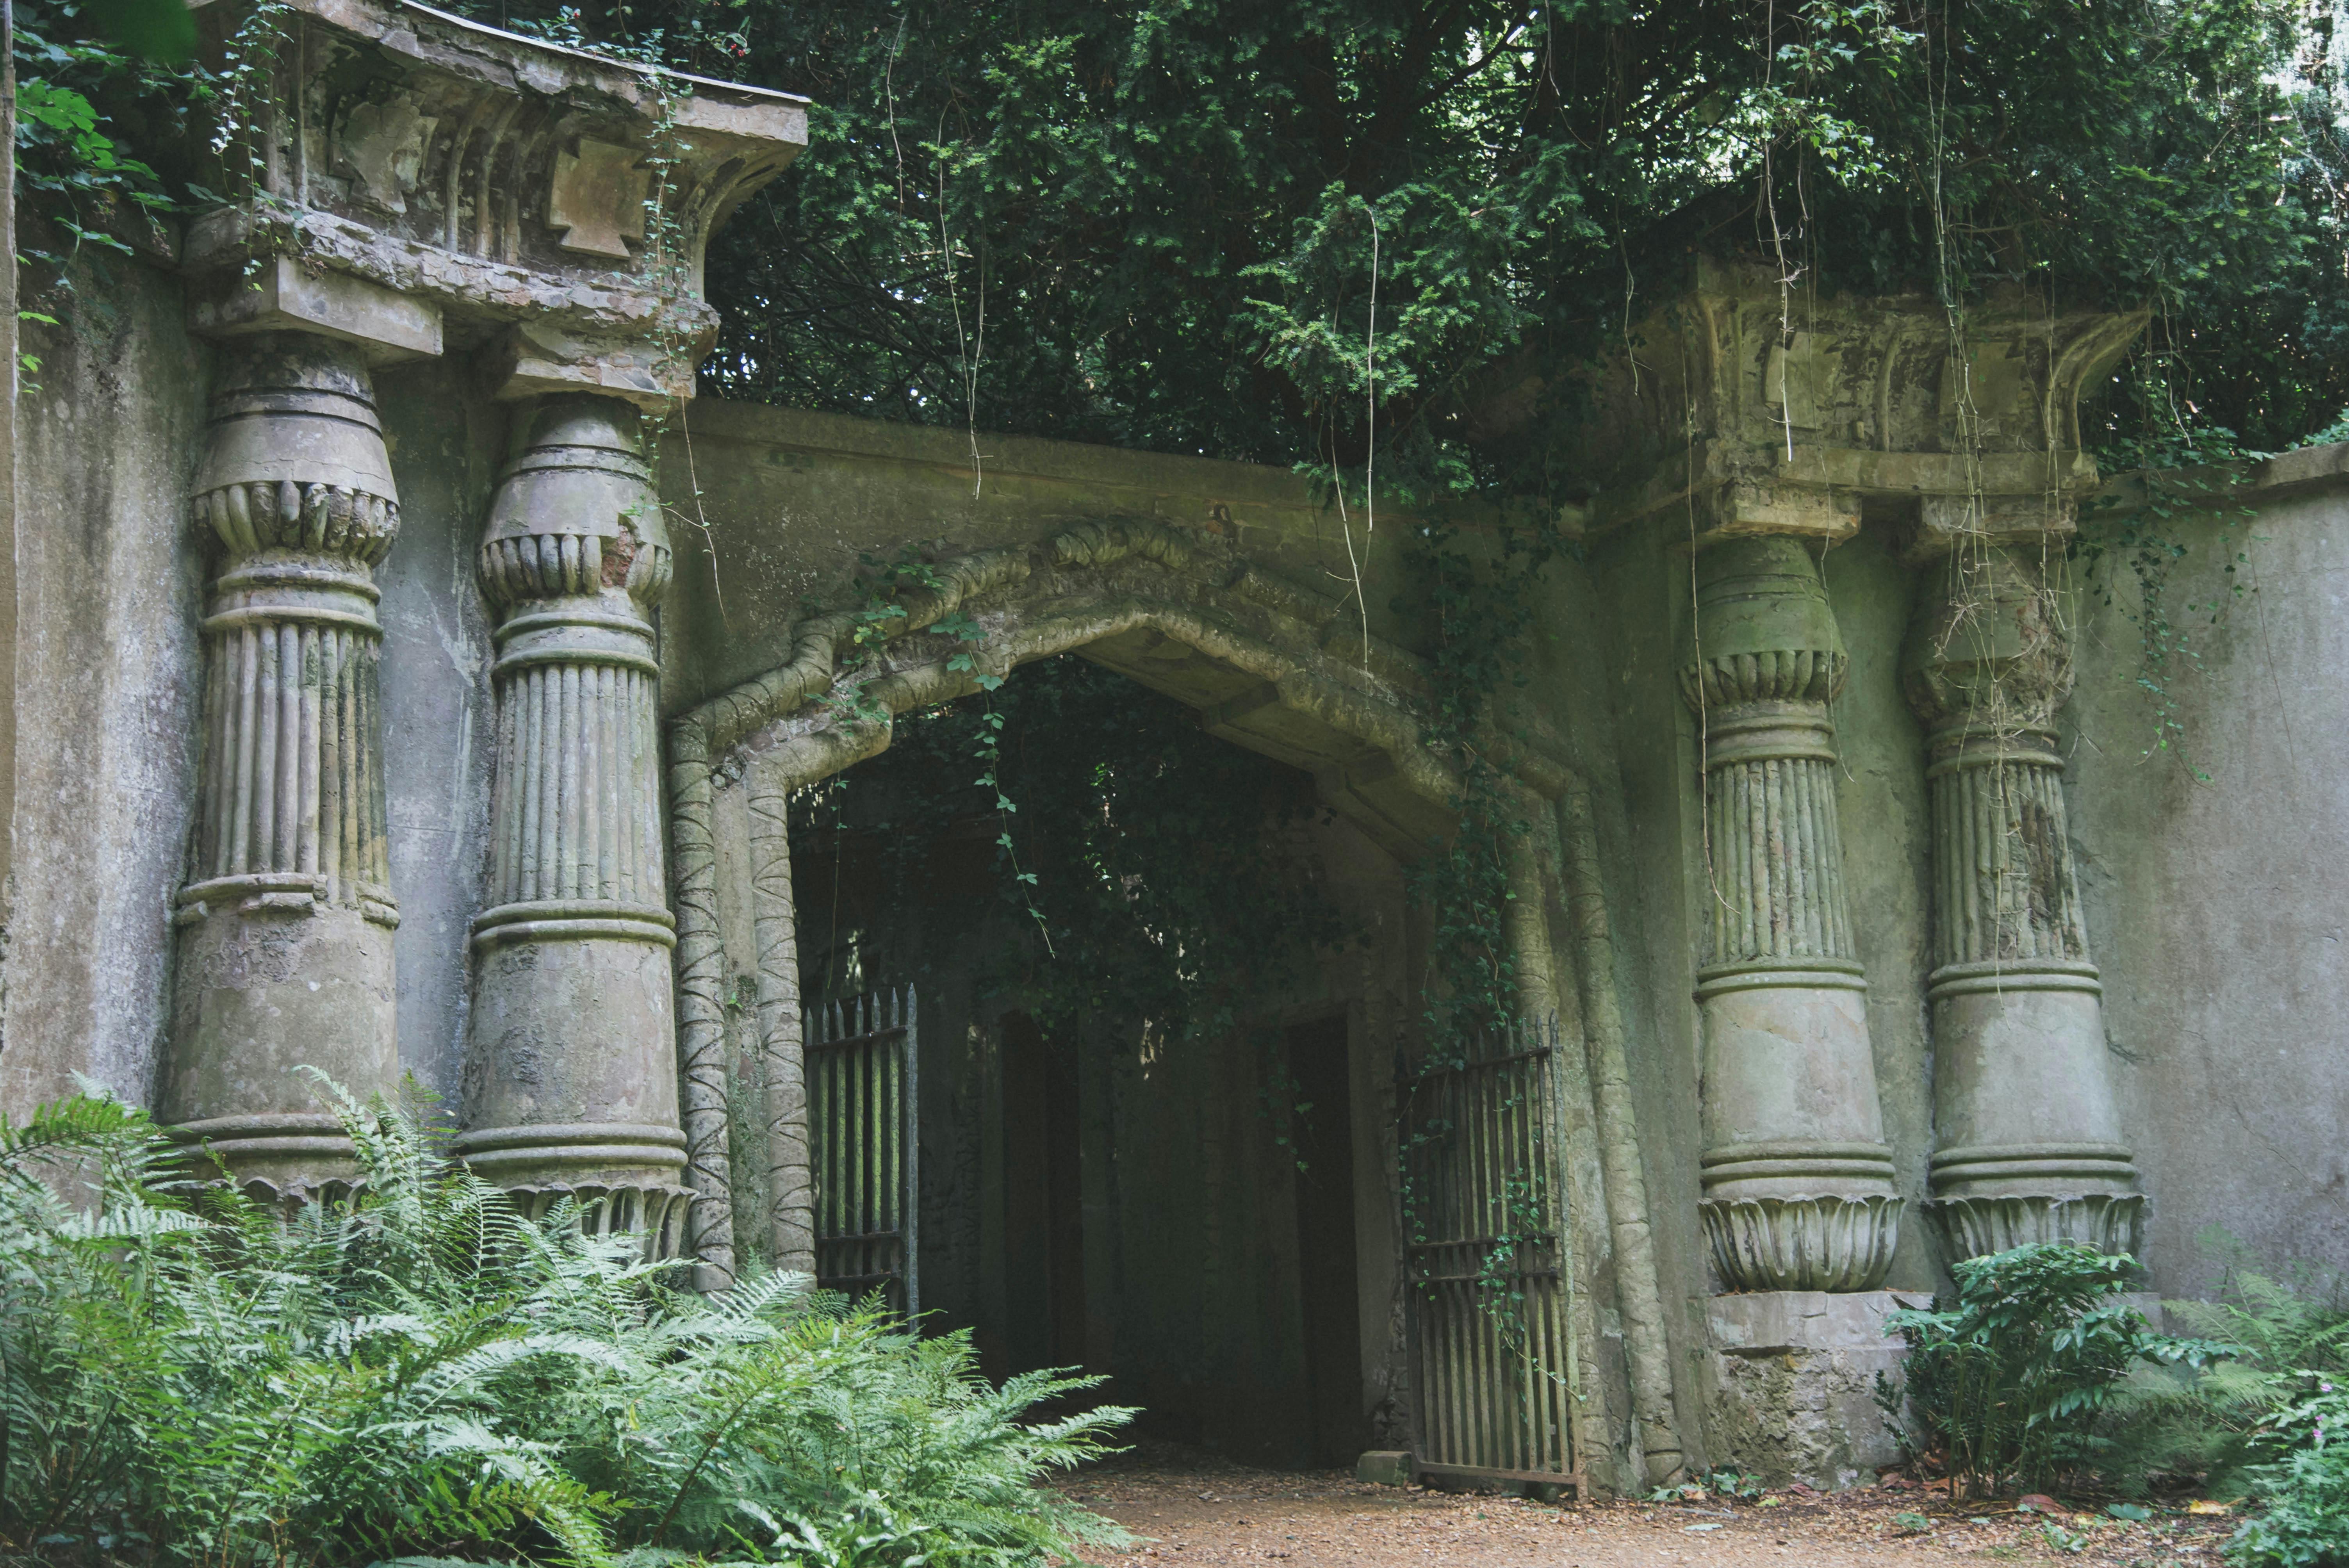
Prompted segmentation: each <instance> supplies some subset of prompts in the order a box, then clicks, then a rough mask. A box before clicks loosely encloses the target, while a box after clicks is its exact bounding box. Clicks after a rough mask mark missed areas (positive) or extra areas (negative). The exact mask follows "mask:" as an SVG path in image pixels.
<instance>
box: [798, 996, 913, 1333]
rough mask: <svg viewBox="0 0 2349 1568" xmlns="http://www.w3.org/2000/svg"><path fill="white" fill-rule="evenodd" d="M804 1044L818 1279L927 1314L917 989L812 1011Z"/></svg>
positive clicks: (828, 1286)
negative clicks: (879, 1294) (920, 1246)
mask: <svg viewBox="0 0 2349 1568" xmlns="http://www.w3.org/2000/svg"><path fill="white" fill-rule="evenodd" d="M801 1039H802V1043H803V1045H802V1048H803V1050H804V1051H805V1054H806V1062H807V1089H808V1140H809V1144H810V1150H809V1151H810V1153H811V1155H812V1157H813V1162H814V1166H815V1277H816V1283H817V1284H819V1285H821V1286H823V1288H824V1289H826V1290H837V1291H843V1292H845V1293H847V1294H848V1295H854V1296H860V1297H861V1296H864V1295H869V1294H871V1293H872V1292H873V1291H874V1289H875V1288H878V1289H880V1290H882V1291H883V1292H884V1293H885V1297H886V1299H887V1301H888V1303H889V1305H891V1306H892V1307H894V1308H895V1309H896V1310H897V1311H898V1312H900V1313H903V1314H904V1315H905V1316H907V1317H909V1318H910V1317H912V1316H913V1315H915V1314H916V1313H917V1312H919V1311H920V1310H921V1278H920V1269H919V1253H918V1252H917V1250H916V1243H917V1241H918V1236H917V1233H916V1231H917V1226H916V1222H917V1219H918V1212H919V1209H920V1202H919V1198H920V1192H921V1181H920V1161H919V1154H920V1146H921V1140H920V1137H919V1122H918V1120H917V1118H916V1089H917V1088H918V1086H919V1078H918V1075H917V1072H916V1066H917V1061H918V1058H917V1057H916V1036H915V1029H914V988H913V987H912V986H911V985H908V986H906V987H905V989H904V990H903V991H875V992H872V993H869V994H867V995H862V996H853V997H850V998H848V999H847V1000H845V1001H840V1002H827V1003H824V1004H822V1005H820V1006H814V1007H811V1008H809V1009H808V1011H807V1015H806V1028H805V1031H804V1032H803V1033H802V1036H801Z"/></svg>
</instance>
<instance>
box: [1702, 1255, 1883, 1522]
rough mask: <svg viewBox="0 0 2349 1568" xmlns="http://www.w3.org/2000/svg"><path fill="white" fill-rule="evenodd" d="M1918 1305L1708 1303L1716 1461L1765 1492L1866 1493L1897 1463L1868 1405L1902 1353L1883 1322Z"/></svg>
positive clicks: (1771, 1295)
mask: <svg viewBox="0 0 2349 1568" xmlns="http://www.w3.org/2000/svg"><path fill="white" fill-rule="evenodd" d="M1902 1305H1919V1306H1921V1305H1925V1298H1924V1297H1922V1296H1918V1297H1915V1298H1913V1301H1911V1300H1904V1299H1902V1298H1900V1297H1898V1296H1896V1295H1895V1294H1894V1293H1893V1292H1891V1291H1887V1290H1869V1291H1864V1292H1847V1293H1843V1294H1839V1295H1831V1294H1828V1293H1826V1292H1824V1291H1816V1290H1800V1291H1795V1290H1784V1291H1760V1292H1754V1293H1752V1294H1748V1295H1716V1296H1714V1297H1713V1299H1712V1301H1711V1302H1710V1303H1708V1304H1707V1310H1706V1313H1705V1322H1706V1337H1707V1339H1708V1341H1709V1342H1710V1349H1711V1352H1712V1357H1713V1388H1712V1390H1711V1397H1710V1404H1711V1407H1712V1408H1711V1409H1710V1411H1709V1412H1708V1415H1707V1419H1706V1423H1705V1425H1706V1429H1707V1430H1708V1431H1709V1432H1710V1433H1711V1434H1712V1449H1713V1462H1714V1463H1715V1464H1719V1465H1733V1466H1735V1467H1736V1468H1737V1469H1738V1470H1745V1471H1750V1472H1751V1473H1753V1474H1754V1475H1758V1476H1760V1477H1761V1478H1762V1480H1763V1482H1764V1484H1765V1485H1768V1486H1774V1487H1775V1486H1786V1485H1789V1484H1791V1483H1793V1482H1795V1481H1800V1482H1802V1483H1803V1484H1804V1485H1805V1486H1812V1487H1816V1488H1818V1489H1819V1490H1820V1491H1843V1490H1845V1489H1847V1488H1849V1487H1853V1486H1864V1485H1867V1484H1868V1483H1869V1482H1872V1481H1873V1480H1875V1479H1876V1471H1877V1469H1878V1467H1879V1466H1882V1465H1889V1464H1893V1463H1896V1462H1898V1461H1899V1458H1900V1449H1899V1443H1898V1442H1896V1441H1895V1440H1894V1439H1893V1437H1892V1434H1891V1433H1890V1432H1889V1431H1888V1430H1887V1429H1886V1424H1885V1415H1884V1412H1883V1410H1882V1408H1879V1407H1878V1404H1877V1402H1876V1380H1877V1377H1878V1376H1879V1375H1881V1376H1883V1377H1886V1378H1887V1379H1889V1381H1891V1382H1893V1383H1895V1384H1897V1383H1899V1378H1900V1358H1901V1357H1902V1356H1903V1355H1904V1354H1906V1353H1907V1348H1908V1347H1907V1346H1904V1345H1903V1344H1902V1343H1901V1342H1900V1340H1899V1336H1893V1335H1889V1334H1888V1333H1887V1331H1886V1329H1885V1326H1884V1320H1885V1317H1886V1315H1888V1314H1889V1313H1890V1312H1892V1311H1893V1310H1894V1309H1895V1308H1897V1307H1899V1306H1902Z"/></svg>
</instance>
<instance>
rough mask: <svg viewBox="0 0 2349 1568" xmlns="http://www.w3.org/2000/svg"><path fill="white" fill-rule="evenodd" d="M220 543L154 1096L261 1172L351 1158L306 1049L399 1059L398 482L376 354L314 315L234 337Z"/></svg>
mask: <svg viewBox="0 0 2349 1568" xmlns="http://www.w3.org/2000/svg"><path fill="white" fill-rule="evenodd" d="M191 510H192V513H193V521H194V524H195V527H196V529H197V531H198V532H199V534H200V535H202V536H205V537H208V538H209V539H210V541H211V542H212V543H213V544H214V545H215V546H216V547H217V548H218V549H219V550H220V552H222V562H221V568H220V573H219V575H218V576H217V577H215V578H214V579H213V582H212V592H211V596H210V599H209V602H208V604H207V611H208V613H207V614H206V615H205V618H204V622H203V628H202V630H203V637H204V654H205V685H204V709H203V712H204V719H203V723H204V731H203V760H202V769H201V771H200V774H199V785H198V788H199V791H200V794H199V799H198V803H197V810H196V828H195V841H194V844H193V847H192V855H191V869H190V879H189V881H188V882H187V883H186V885H184V886H183V887H181V890H180V892H179V894H178V896H177V898H176V900H175V901H174V905H175V907H174V913H173V922H174V924H175V925H176V927H177V928H178V937H177V944H176V945H177V960H178V968H177V974H176V979H175V984H174V987H173V999H172V1022H171V1056H170V1058H169V1061H168V1065H167V1067H166V1069H165V1073H164V1081H163V1085H162V1093H161V1097H160V1098H161V1107H160V1112H161V1119H162V1120H163V1121H164V1122H165V1123H166V1124H167V1125H171V1126H172V1127H174V1129H175V1130H176V1131H177V1132H178V1134H179V1135H180V1136H181V1137H182V1138H184V1139H187V1140H191V1141H201V1142H202V1143H203V1144H204V1145H205V1146H207V1147H208V1148H209V1149H210V1150H211V1152H212V1154H213V1155H215V1156H218V1157H219V1158H220V1159H221V1160H222V1161H226V1163H227V1164H228V1166H229V1168H230V1169H231V1171H233V1173H234V1174H235V1176H236V1178H237V1180H238V1181H240V1182H241V1183H243V1185H244V1186H245V1187H246V1188H247V1189H248V1190H249V1191H254V1192H255V1193H256V1194H257V1195H262V1196H266V1197H270V1198H274V1199H298V1198H303V1197H306V1196H309V1195H313V1194H315V1193H316V1192H318V1191H321V1190H326V1189H331V1188H334V1187H336V1186H337V1185H339V1184H341V1183H343V1182H345V1181H347V1179H348V1177H349V1174H350V1168H351V1167H350V1161H351V1146H350V1140H348V1139H347V1138H346V1137H345V1136H344V1134H343V1130H342V1127H341V1125H340V1123H339V1122H338V1121H336V1119H335V1118H334V1117H333V1116H332V1115H330V1114H328V1113H326V1111H325V1110H323V1109H320V1108H319V1106H318V1104H317V1102H316V1099H315V1098H314V1096H313V1094H312V1091H311V1086H310V1085H308V1084H306V1083H305V1082H304V1081H302V1080H301V1079H300V1078H298V1077H296V1076H295V1073H294V1071H293V1069H294V1068H296V1067H304V1066H306V1067H314V1068H317V1069H318V1070H320V1071H321V1072H324V1073H326V1074H327V1075H328V1076H329V1077H331V1078H334V1079H335V1080H336V1081H337V1082H339V1083H341V1084H342V1085H343V1086H344V1087H345V1088H348V1089H350V1090H352V1091H353V1092H355V1093H357V1094H359V1095H361V1096H365V1095H367V1094H370V1093H372V1092H375V1091H376V1090H378V1089H388V1088H390V1087H391V1086H392V1085H393V1083H394V1082H395V1081H396V1080H397V1078H398V1042H397V1039H396V1037H395V1035H394V1032H393V993H394V983H393V975H392V944H391V932H392V928H393V927H395V926H397V925H398V923H399V913H398V906H397V905H396V904H395V903H394V902H393V899H392V894H391V888H390V882H391V874H390V864H389V858H388V852H387V843H386V832H385V818H384V785H383V741H382V732H383V718H382V708H381V703H380V701H379V699H378V652H379V648H380V645H381V643H382V640H383V633H382V629H381V627H380V626H379V625H378V623H377V619H376V602H377V598H378V593H377V590H376V586H375V578H374V569H375V567H376V566H377V565H378V563H379V562H382V560H383V559H384V557H385V556H386V555H388V554H389V553H390V551H391V545H392V541H393V539H394V537H395V536H396V535H397V533H398V528H399V504H398V497H397V493H396V492H395V490H394V489H393V486H392V482H391V467H390V462H389V459H388V457H387V455H386V453H385V449H384V444H383V435H382V429H381V427H380V426H379V425H378V422H377V418H376V410H375V397H374V390H373V387H372V386H371V384H370V382H369V379H368V377H367V368H366V366H365V364H364V362H363V361H362V360H361V359H360V358H359V356H358V354H357V351H356V350H354V349H352V348H351V347H349V346H346V345H342V344H337V343H333V342H330V341H328V340H326V339H324V338H320V337H314V336H310V335H304V334H293V333H285V334H270V335H260V336H255V337H252V338H247V339H244V340H243V341H242V342H240V343H238V344H237V345H235V346H233V347H232V348H231V349H230V350H229V351H228V352H227V353H226V354H225V355H224V356H223V359H222V374H221V382H220V387H219V390H218V392H217V393H216V395H215V396H214V397H213V400H212V417H211V421H210V425H209V428H208V429H207V432H206V437H205V449H204V455H203V459H202V464H201V466H200V469H199V471H198V476H197V480H196V486H195V493H194V497H193V501H192V509H191Z"/></svg>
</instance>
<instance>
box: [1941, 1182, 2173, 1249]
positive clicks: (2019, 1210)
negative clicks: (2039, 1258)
mask: <svg viewBox="0 0 2349 1568" xmlns="http://www.w3.org/2000/svg"><path fill="white" fill-rule="evenodd" d="M2145 1208H2146V1204H2145V1194H2143V1193H2142V1192H2085V1193H2050V1192H2016V1193H1975V1194H1970V1195H1968V1196H1965V1197H1956V1198H1937V1199H1934V1200H1932V1201H1930V1202H1928V1203H1926V1205H1925V1222H1926V1223H1927V1224H1928V1225H1930V1226H1931V1227H1932V1231H1933V1237H1934V1240H1936V1241H1938V1242H1939V1243H1940V1245H1941V1256H1942V1257H1943V1258H1944V1259H1946V1260H1948V1261H1950V1262H1953V1263H1954V1262H1956V1261H1957V1260H1958V1259H1961V1258H1978V1257H1986V1256H1988V1255H1989V1254H1991V1253H2002V1252H2006V1251H2009V1250H2011V1249H2013V1248H2015V1247H2020V1246H2027V1245H2029V1244H2031V1243H2034V1242H2077V1243H2080V1244H2081V1245H2083V1246H2089V1247H2094V1248H2095V1249H2096V1251H2098V1252H2100V1253H2108V1254H2110V1253H2126V1254H2127V1255H2128V1256H2130V1257H2142V1256H2144V1253H2145Z"/></svg>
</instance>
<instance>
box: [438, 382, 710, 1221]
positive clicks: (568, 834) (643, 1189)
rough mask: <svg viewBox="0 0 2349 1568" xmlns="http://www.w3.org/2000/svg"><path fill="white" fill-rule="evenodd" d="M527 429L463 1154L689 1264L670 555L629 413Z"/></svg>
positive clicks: (500, 547)
mask: <svg viewBox="0 0 2349 1568" xmlns="http://www.w3.org/2000/svg"><path fill="white" fill-rule="evenodd" d="M519 431H520V439H519V442H518V446H517V450H516V455H515V456H514V458H513V459H512V461H511V462H509V463H508V464H507V466H506V469H505V472H504V474H503V476H502V479H501V480H500V483H499V489H498V494H497V499H496V500H495V501H494V502H493V503H492V507H491V511H490V521H489V527H488V530H487V537H486V539H485V540H484V542H483V543H482V545H481V556H480V560H479V562H478V565H479V573H480V577H481V586H482V589H483V591H484V592H485V593H488V595H489V596H490V598H491V599H492V602H494V603H496V604H497V605H498V607H499V609H500V611H501V612H502V619H501V620H500V622H499V624H498V627H497V631H496V634H495V640H496V645H497V660H496V663H495V665H493V666H492V679H493V681H494V682H495V686H496V695H497V725H498V732H497V741H498V751H497V764H496V771H495V776H494V779H493V780H492V794H491V842H492V851H491V852H492V867H491V890H492V894H491V896H492V904H491V906H490V907H489V908H488V909H485V910H483V911H482V912H481V913H480V914H478V915H476V916H475V917H474V920H473V964H474V968H473V1012H472V1023H471V1030H472V1038H471V1047H470V1049H469V1053H468V1056H467V1060H466V1068H465V1084H464V1115H465V1124H466V1130H465V1131H464V1132H463V1133H461V1134H460V1135H459V1137H458V1140H457V1150H458V1152H459V1153H460V1154H461V1155H462V1156H463V1157H464V1159H465V1161H466V1162H467V1163H468V1164H470V1165H471V1167H472V1168H473V1170H474V1171H477V1172H479V1173H480V1174H481V1176H483V1177H484V1178H485V1179H487V1180H489V1181H495V1182H497V1183H498V1184H499V1185H500V1186H502V1187H503V1188H505V1189H506V1191H508V1192H509V1193H510V1194H512V1197H513V1199H514V1201H515V1202H516V1203H517V1204H518V1205H520V1206H521V1207H522V1208H523V1209H524V1210H525V1211H526V1212H531V1213H533V1214H534V1215H537V1214H543V1213H545V1212H548V1211H550V1210H552V1209H553V1208H554V1205H555V1204H557V1203H558V1202H561V1201H562V1200H564V1198H566V1197H567V1198H573V1199H576V1200H577V1201H579V1202H581V1203H583V1204H593V1205H594V1209H593V1212H592V1213H590V1214H589V1215H588V1216H587V1222H588V1223H589V1224H590V1225H592V1226H593V1227H594V1228H595V1229H596V1230H599V1231H605V1232H614V1233H616V1232H622V1231H632V1232H640V1233H643V1234H644V1236H645V1240H646V1246H647V1251H648V1252H649V1253H652V1254H653V1255H656V1256H660V1257H669V1256H674V1255H676V1253H678V1249H679V1247H680V1245H681V1244H682V1243H683V1240H684V1236H683V1231H684V1225H685V1218H686V1202H687V1193H686V1190H685V1188H684V1187H683V1185H681V1183H680V1181H679V1175H680V1172H681V1171H682V1170H683V1168H684V1165H685V1134H684V1132H683V1131H682V1130H680V1129H679V1126H678V1080H677V1057H676V1039H675V1021H674V1020H675V996H674V992H673V983H672V977H671V974H670V950H671V949H672V948H673V947H674V946H675V945H676V922H675V920H674V918H673V917H672V916H671V915H670V913H669V912H668V910H667V906H666V904H665V903H664V902H663V892H664V888H665V885H666V884H665V875H666V873H665V871H664V868H663V864H662V842H663V837H662V835H663V823H662V820H661V802H660V744H659V696H660V694H659V684H660V665H659V663H658V659H657V649H656V645H655V641H654V635H653V627H652V623H651V621H650V619H649V618H648V617H649V614H650V611H651V609H652V607H653V606H654V605H655V604H656V603H658V601H659V599H660V596H661V594H662V593H663V591H664V590H665V589H666V588H667V584H668V578H669V572H670V561H669V549H668V541H667V533H666V531H664V530H663V529H662V527H661V523H660V513H659V509H658V506H657V503H656V501H655V500H654V498H653V495H652V490H651V486H650V484H649V481H648V480H647V474H646V469H645V466H644V460H643V458H642V455H641V453H640V451H639V449H638V444H637V436H636V413H635V411H634V410H633V409H631V408H630V407H628V406H627V405H626V404H624V403H620V402H618V401H616V400H614V399H611V398H606V397H555V398H548V399H546V400H544V401H543V402H541V403H538V404H536V405H534V406H533V407H531V408H529V409H528V410H527V411H526V412H525V413H524V414H523V417H522V418H521V419H520V421H519Z"/></svg>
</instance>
